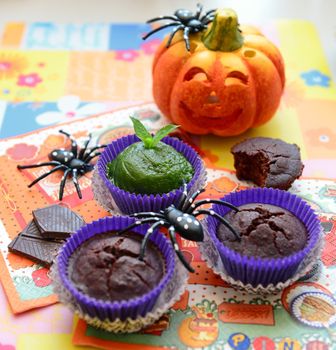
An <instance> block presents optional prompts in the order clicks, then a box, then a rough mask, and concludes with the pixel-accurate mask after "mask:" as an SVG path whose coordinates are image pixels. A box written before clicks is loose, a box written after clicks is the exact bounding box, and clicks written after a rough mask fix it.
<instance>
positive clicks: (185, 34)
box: [183, 27, 190, 51]
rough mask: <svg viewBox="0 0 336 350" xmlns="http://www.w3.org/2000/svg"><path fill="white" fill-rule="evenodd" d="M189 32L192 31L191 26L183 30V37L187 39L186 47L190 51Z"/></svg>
mask: <svg viewBox="0 0 336 350" xmlns="http://www.w3.org/2000/svg"><path fill="white" fill-rule="evenodd" d="M189 32H190V28H189V27H185V28H184V31H183V39H184V41H185V44H186V48H187V50H188V51H190V41H189Z"/></svg>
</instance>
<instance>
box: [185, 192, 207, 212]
mask: <svg viewBox="0 0 336 350" xmlns="http://www.w3.org/2000/svg"><path fill="white" fill-rule="evenodd" d="M204 191H205V188H202V189H200V190H197V191H196V192H194V193H193V194H192V195H191V197H190V198H189V200H188V201H187V202H186V203H184V206H183V208H182V211H183V212H186V213H189V210H190V206H191V205H192V204H193V203H194V200H195V199H196V198H197V197H198V196H199V195H200V194H201V193H202V192H204Z"/></svg>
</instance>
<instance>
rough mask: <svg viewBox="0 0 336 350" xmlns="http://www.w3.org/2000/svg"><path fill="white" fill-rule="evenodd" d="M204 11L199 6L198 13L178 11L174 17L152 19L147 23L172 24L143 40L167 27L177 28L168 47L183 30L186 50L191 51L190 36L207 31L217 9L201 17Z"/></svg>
mask: <svg viewBox="0 0 336 350" xmlns="http://www.w3.org/2000/svg"><path fill="white" fill-rule="evenodd" d="M202 11H203V6H202V5H201V4H197V11H196V13H193V12H192V11H189V10H186V9H179V10H176V11H175V13H174V15H172V16H159V17H155V18H152V19H150V20H148V21H147V23H153V22H156V21H161V20H171V21H172V22H170V23H168V24H165V25H163V26H161V27H158V28H155V29H153V30H152V31H150V32H149V33H147V34H146V35H145V36H144V37H143V38H142V39H144V40H145V39H147V38H148V37H149V36H150V35H152V34H154V33H156V32H158V31H160V30H162V29H164V28H167V27H172V26H175V27H176V28H174V30H173V31H172V32H171V34H170V36H169V39H168V41H167V45H166V46H167V47H169V46H170V44H171V42H172V40H173V37H174V35H175V34H176V33H177V32H178V31H179V30H183V39H184V41H185V44H186V48H187V50H188V51H190V41H189V34H190V33H198V32H200V31H202V30H204V29H207V27H208V24H209V23H210V22H212V21H213V19H214V12H215V11H216V10H215V9H213V10H209V11H207V12H206V13H205V15H203V16H201V13H202Z"/></svg>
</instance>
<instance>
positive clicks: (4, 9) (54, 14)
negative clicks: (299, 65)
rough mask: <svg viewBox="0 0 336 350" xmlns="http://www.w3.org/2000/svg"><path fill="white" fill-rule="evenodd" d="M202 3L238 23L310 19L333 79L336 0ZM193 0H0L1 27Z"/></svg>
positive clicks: (146, 14)
mask: <svg viewBox="0 0 336 350" xmlns="http://www.w3.org/2000/svg"><path fill="white" fill-rule="evenodd" d="M203 3H204V6H205V7H206V8H218V7H220V6H223V5H225V6H226V7H232V8H233V9H235V10H236V11H237V13H238V14H239V18H240V22H241V23H259V22H261V21H265V20H266V19H282V18H285V19H305V20H309V21H311V22H312V23H314V24H315V26H316V28H317V30H318V33H319V35H320V38H321V42H322V45H323V49H324V51H325V54H326V57H327V60H328V63H329V67H330V69H331V72H332V76H333V78H334V80H336V23H335V13H336V1H335V0H296V1H293V0H272V1H270V0H226V1H225V2H224V1H214V0H208V1H206V2H203ZM195 4H196V1H193V0H180V1H177V0H170V1H164V0H138V1H132V0H123V1H119V0H86V1H85V2H83V1H81V0H71V1H68V0H57V1H52V0H0V8H1V11H0V28H1V26H3V25H4V24H5V23H6V22H8V21H25V22H26V21H28V22H29V21H52V22H58V23H67V22H74V23H83V22H145V21H146V20H147V19H149V18H152V17H155V16H157V15H158V14H171V13H173V11H175V9H177V8H187V9H193V8H195ZM307 40H309V38H307ZM302 59H304V58H302Z"/></svg>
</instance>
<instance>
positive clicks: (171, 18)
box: [146, 16, 179, 23]
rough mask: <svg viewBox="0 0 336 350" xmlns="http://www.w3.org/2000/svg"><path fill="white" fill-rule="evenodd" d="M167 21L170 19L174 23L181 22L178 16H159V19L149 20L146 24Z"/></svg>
mask: <svg viewBox="0 0 336 350" xmlns="http://www.w3.org/2000/svg"><path fill="white" fill-rule="evenodd" d="M165 19H170V20H172V21H177V22H178V21H179V19H178V17H177V16H159V17H155V18H151V19H149V20H148V21H147V22H146V23H153V22H156V21H161V20H165Z"/></svg>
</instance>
